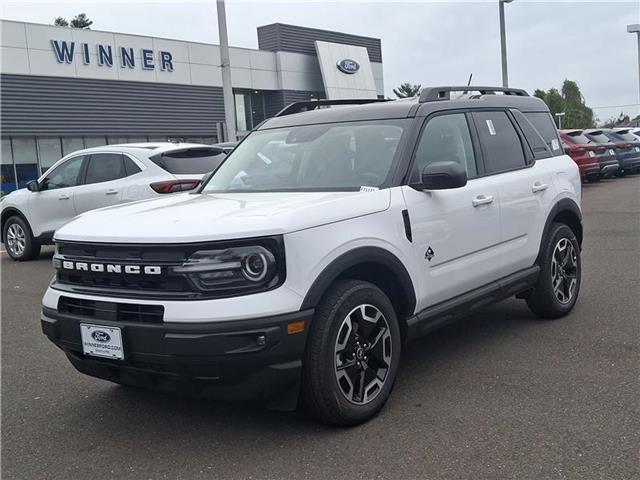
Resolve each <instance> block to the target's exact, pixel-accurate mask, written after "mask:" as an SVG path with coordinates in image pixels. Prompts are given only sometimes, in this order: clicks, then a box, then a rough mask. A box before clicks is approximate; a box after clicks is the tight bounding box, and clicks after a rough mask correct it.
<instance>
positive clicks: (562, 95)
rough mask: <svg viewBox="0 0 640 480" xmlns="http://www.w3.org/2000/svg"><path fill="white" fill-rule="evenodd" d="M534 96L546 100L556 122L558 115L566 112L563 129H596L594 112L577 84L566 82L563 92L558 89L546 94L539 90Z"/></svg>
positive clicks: (552, 89) (563, 85)
mask: <svg viewBox="0 0 640 480" xmlns="http://www.w3.org/2000/svg"><path fill="white" fill-rule="evenodd" d="M534 95H535V96H536V97H538V98H542V99H543V100H544V102H545V103H546V104H547V106H548V107H549V110H550V111H551V115H553V118H554V119H555V120H556V121H557V117H556V113H560V112H565V115H564V118H563V119H562V128H592V127H595V125H596V121H595V117H594V115H593V110H591V109H590V108H589V107H588V106H587V105H586V103H585V100H584V96H583V95H582V92H581V91H580V87H579V86H578V84H577V83H576V82H574V81H572V80H565V81H564V83H563V84H562V89H561V91H558V89H557V88H550V89H549V90H548V91H546V92H545V91H544V90H540V89H538V90H536V91H535V93H534Z"/></svg>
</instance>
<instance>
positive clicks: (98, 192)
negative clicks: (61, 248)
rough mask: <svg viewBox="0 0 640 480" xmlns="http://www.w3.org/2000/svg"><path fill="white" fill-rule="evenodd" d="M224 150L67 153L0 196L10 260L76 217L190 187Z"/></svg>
mask: <svg viewBox="0 0 640 480" xmlns="http://www.w3.org/2000/svg"><path fill="white" fill-rule="evenodd" d="M225 156H226V154H225V153H224V151H223V149H222V148H220V147H214V146H209V145H198V144H190V143H182V144H179V143H178V144H175V143H135V144H122V145H105V146H102V147H95V148H88V149H86V150H79V151H77V152H74V153H71V154H69V155H67V156H65V157H64V158H62V159H60V160H59V161H58V162H56V163H55V164H54V165H53V166H52V167H51V168H49V169H48V170H47V171H46V172H45V173H44V174H43V175H42V176H41V177H40V178H39V179H38V180H34V181H32V182H30V183H29V184H28V185H27V188H23V189H20V190H17V191H15V192H12V193H10V194H9V195H7V196H5V197H2V201H1V203H0V205H1V217H0V218H1V224H0V232H1V234H2V241H3V242H4V243H5V247H6V250H7V253H8V254H9V256H11V258H13V259H14V260H31V259H32V258H34V257H36V256H37V255H38V254H39V253H40V246H41V245H43V244H46V243H51V239H52V237H53V233H54V231H55V230H57V229H58V228H60V227H61V226H62V225H64V224H65V223H67V222H68V221H69V220H71V219H72V218H73V217H75V216H76V215H79V214H81V213H84V212H87V211H89V210H94V209H96V208H102V207H108V206H111V205H117V204H120V203H127V202H132V201H135V200H143V199H147V198H153V197H157V196H158V195H161V194H166V193H174V192H183V191H188V190H193V189H195V188H196V187H198V185H200V182H201V180H202V178H203V177H204V175H205V174H207V173H209V172H211V171H213V170H215V169H216V167H217V166H218V165H219V164H220V163H221V162H222V160H223V159H224V158H225Z"/></svg>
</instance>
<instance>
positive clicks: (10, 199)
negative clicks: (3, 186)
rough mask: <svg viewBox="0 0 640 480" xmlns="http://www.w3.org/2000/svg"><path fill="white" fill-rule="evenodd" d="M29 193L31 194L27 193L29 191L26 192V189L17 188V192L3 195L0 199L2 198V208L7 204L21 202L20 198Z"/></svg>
mask: <svg viewBox="0 0 640 480" xmlns="http://www.w3.org/2000/svg"><path fill="white" fill-rule="evenodd" d="M29 193H31V192H29V190H27V189H26V188H19V189H17V190H14V191H12V192H9V193H7V194H6V195H3V196H2V197H0V198H2V203H3V206H4V205H8V204H9V203H14V202H16V201H20V200H22V198H23V197H26V196H27V195H29ZM5 202H6V203H5Z"/></svg>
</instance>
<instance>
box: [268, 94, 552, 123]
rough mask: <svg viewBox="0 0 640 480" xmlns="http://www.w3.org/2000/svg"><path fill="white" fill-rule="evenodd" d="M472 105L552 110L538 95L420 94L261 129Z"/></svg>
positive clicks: (321, 111) (298, 116)
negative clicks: (446, 97)
mask: <svg viewBox="0 0 640 480" xmlns="http://www.w3.org/2000/svg"><path fill="white" fill-rule="evenodd" d="M462 108H464V109H471V108H517V109H518V110H520V111H523V112H545V113H548V112H549V109H548V107H547V105H546V104H545V103H544V102H543V101H542V100H540V99H539V98H537V97H530V96H513V95H494V94H487V95H460V96H458V97H455V98H451V99H450V100H434V101H428V102H419V101H418V98H417V97H411V98H407V99H401V100H391V101H388V102H377V103H367V104H363V105H349V106H342V105H341V106H336V107H331V108H318V109H315V110H311V111H307V112H302V113H295V114H291V115H284V116H281V117H274V118H271V119H269V120H266V121H265V122H264V123H263V124H262V125H260V127H259V128H258V130H266V129H271V128H280V127H291V126H297V125H313V124H321V123H337V122H350V121H363V120H381V119H387V120H388V119H398V118H407V117H414V116H426V115H429V114H431V113H433V112H437V111H442V110H453V109H462Z"/></svg>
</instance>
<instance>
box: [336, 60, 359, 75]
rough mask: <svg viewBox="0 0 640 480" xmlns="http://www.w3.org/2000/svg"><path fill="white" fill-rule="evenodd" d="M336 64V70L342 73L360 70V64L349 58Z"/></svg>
mask: <svg viewBox="0 0 640 480" xmlns="http://www.w3.org/2000/svg"><path fill="white" fill-rule="evenodd" d="M336 65H337V66H338V70H340V71H341V72H343V73H348V74H353V73H356V72H357V71H358V70H360V64H359V63H358V62H356V61H355V60H351V59H349V58H345V59H344V60H340V61H339V62H338V63H337V64H336Z"/></svg>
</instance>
